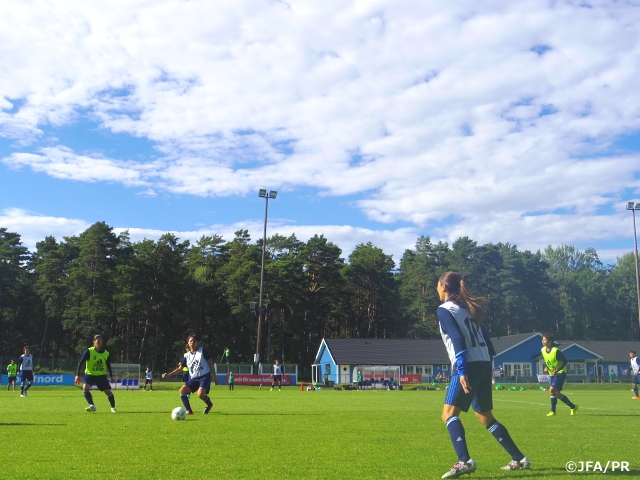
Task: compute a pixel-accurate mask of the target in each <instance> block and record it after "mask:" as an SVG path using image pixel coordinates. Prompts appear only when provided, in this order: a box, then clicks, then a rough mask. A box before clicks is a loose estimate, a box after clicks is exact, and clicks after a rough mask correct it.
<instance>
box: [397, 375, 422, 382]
mask: <svg viewBox="0 0 640 480" xmlns="http://www.w3.org/2000/svg"><path fill="white" fill-rule="evenodd" d="M420 382H422V375H415V374H405V375H400V383H420Z"/></svg>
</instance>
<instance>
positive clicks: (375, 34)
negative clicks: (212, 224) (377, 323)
mask: <svg viewBox="0 0 640 480" xmlns="http://www.w3.org/2000/svg"><path fill="white" fill-rule="evenodd" d="M637 7H638V6H637V5H635V4H634V3H633V2H624V3H621V2H618V3H616V2H609V1H593V2H590V7H589V8H585V5H583V4H581V3H580V2H572V1H564V2H552V3H543V2H538V1H535V0H529V1H527V0H523V1H520V2H497V1H490V2H484V3H482V4H478V3H477V2H470V1H462V2H437V3H433V2H415V1H413V0H375V1H372V0H369V1H363V0H353V1H347V2H345V1H337V0H335V1H331V0H328V1H325V2H321V3H314V2H307V1H303V0H299V1H290V2H288V3H283V2H275V1H270V0H237V1H234V2H229V3H224V2H223V3H220V2H207V1H204V0H200V1H195V0H194V1H190V2H183V1H178V0H158V1H154V2H150V1H148V0H139V1H126V2H125V1H123V0H121V1H113V2H110V3H109V8H104V7H101V6H97V5H96V4H92V3H87V2H80V1H79V0H78V1H72V0H69V1H66V2H62V3H61V2H57V3H51V2H48V1H36V2H30V3H24V2H10V3H9V4H8V5H5V6H3V16H2V19H0V56H1V57H2V58H3V66H4V67H5V68H4V71H5V73H4V74H3V76H2V77H1V78H0V109H2V110H0V135H3V136H6V137H10V138H14V139H17V140H18V141H21V142H22V143H25V144H26V143H29V142H31V145H32V146H31V150H30V151H27V150H28V149H27V148H26V147H25V148H23V149H17V150H19V151H15V152H13V153H12V154H10V155H8V156H6V157H5V158H4V159H3V161H4V162H5V163H6V164H7V165H9V166H11V167H14V168H20V167H28V168H31V169H32V170H34V171H38V172H45V173H46V174H48V175H50V176H53V177H55V178H62V179H69V180H78V181H86V182H96V181H108V182H118V183H122V184H124V185H126V186H130V187H142V188H144V189H145V190H144V191H143V192H142V194H144V195H150V196H153V195H156V194H157V193H158V192H161V191H168V192H172V193H177V194H191V195H200V196H231V195H244V194H246V193H247V192H249V191H251V190H254V189H255V188H257V187H259V186H262V185H264V184H268V185H270V186H272V187H273V188H276V189H283V188H285V189H295V188H297V187H312V188H316V189H319V190H320V191H321V192H322V194H324V195H336V196H340V195H360V196H361V200H360V201H358V202H357V205H358V207H359V208H360V209H362V211H363V212H364V213H365V214H366V215H367V216H368V217H369V218H370V219H373V220H377V221H380V222H388V223H390V224H393V223H394V222H398V221H405V222H410V223H412V224H413V225H416V228H424V227H425V226H429V225H431V224H433V223H432V222H434V221H443V220H446V219H449V220H448V222H449V223H450V225H451V226H450V227H443V229H442V230H441V236H442V237H443V238H453V237H454V236H456V235H459V234H460V235H468V236H471V237H472V238H475V239H477V240H479V241H489V240H493V241H499V240H509V241H512V242H514V243H519V244H532V245H535V244H537V242H540V244H542V243H568V242H570V241H572V240H571V239H575V241H576V242H577V241H580V240H582V241H587V240H588V239H593V240H596V239H600V238H607V236H608V238H613V237H614V236H615V235H617V234H618V231H619V229H617V228H616V226H615V224H616V222H617V221H618V217H617V216H615V215H613V216H607V215H598V214H597V212H598V209H600V208H601V207H603V206H607V205H610V204H612V203H613V202H618V201H620V200H621V199H620V198H619V197H620V195H621V194H622V192H628V191H629V190H631V191H635V192H636V193H639V194H640V181H639V180H638V177H639V172H640V162H639V160H640V158H639V155H628V154H626V155H618V154H616V153H615V152H614V153H612V152H611V151H610V149H611V146H612V143H613V142H614V141H615V138H616V136H619V135H622V134H629V133H633V132H637V131H639V130H640V117H639V116H638V114H637V112H638V111H640V91H639V90H638V88H637V79H638V77H639V74H640V38H639V37H638V35H637V25H638V24H640V8H637ZM17 99H19V100H20V102H16V101H15V100H17ZM81 115H86V116H89V117H90V118H92V119H94V120H97V121H98V122H99V123H100V124H101V126H102V127H104V128H107V129H111V130H112V131H113V132H118V133H124V134H129V135H132V136H135V137H142V138H146V139H149V140H151V141H152V142H154V143H155V145H156V146H157V149H158V150H159V151H160V152H162V153H163V154H164V157H163V158H161V159H160V160H154V161H151V162H136V161H134V160H133V159H132V158H107V157H105V156H103V155H98V154H93V153H91V152H85V151H83V152H81V153H78V152H76V151H74V150H72V149H71V148H70V146H68V145H67V146H64V145H63V146H57V147H50V146H43V145H42V144H41V143H44V140H45V138H44V137H46V135H45V134H44V133H43V130H42V128H43V127H44V126H49V127H51V126H53V127H56V126H60V125H69V124H74V123H76V122H77V119H78V117H79V116H81ZM54 130H55V128H54ZM559 209H562V210H566V211H569V212H575V214H573V215H565V214H560V213H558V210H559ZM532 213H535V214H536V216H531V214H532ZM598 225H604V228H602V229H600V228H598V227H597V226H598ZM594 226H595V227H594ZM313 228H316V227H313ZM332 228H334V229H336V230H335V232H336V234H340V233H339V232H341V231H342V230H340V229H338V227H332ZM341 228H344V229H347V230H348V228H350V227H341ZM347 230H344V232H347ZM409 230H411V229H409ZM383 231H384V232H392V233H390V234H389V235H391V236H392V237H393V238H394V239H395V240H397V239H398V238H399V237H398V235H400V236H401V235H402V233H401V232H402V231H403V229H393V228H391V229H389V230H383ZM372 232H373V233H371V235H376V234H377V233H379V232H374V231H372ZM507 232H508V235H511V236H506V235H507ZM352 234H353V235H355V236H358V235H360V236H361V237H362V238H368V237H367V235H368V234H366V233H365V232H364V231H357V232H356V231H352V232H351V233H343V235H344V238H345V242H346V241H347V237H348V236H349V235H352ZM474 235H475V236H474ZM526 235H533V237H527V236H526ZM562 235H567V236H566V237H563V238H560V236H562ZM413 236H415V235H413ZM505 236H506V237H505ZM381 238H384V235H382V237H381ZM528 238H535V241H529V240H527V239H528ZM483 239H486V240H483ZM395 240H394V241H393V242H392V241H391V240H389V241H390V242H391V243H394V242H395ZM414 240H415V238H414ZM517 240H522V241H521V242H517ZM374 243H375V242H374ZM377 244H379V242H378V243H377Z"/></svg>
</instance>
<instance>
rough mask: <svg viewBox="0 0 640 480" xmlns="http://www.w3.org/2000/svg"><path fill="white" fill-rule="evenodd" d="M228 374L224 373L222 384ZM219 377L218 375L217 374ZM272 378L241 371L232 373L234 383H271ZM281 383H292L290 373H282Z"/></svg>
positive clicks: (225, 381) (225, 382) (226, 380)
mask: <svg viewBox="0 0 640 480" xmlns="http://www.w3.org/2000/svg"><path fill="white" fill-rule="evenodd" d="M228 377H229V376H228V375H224V384H225V385H226V384H227V383H228ZM218 378H220V375H218ZM272 381H273V378H272V377H271V375H248V374H242V373H234V374H233V384H234V385H260V384H262V385H271V382H272ZM282 385H294V383H291V375H282Z"/></svg>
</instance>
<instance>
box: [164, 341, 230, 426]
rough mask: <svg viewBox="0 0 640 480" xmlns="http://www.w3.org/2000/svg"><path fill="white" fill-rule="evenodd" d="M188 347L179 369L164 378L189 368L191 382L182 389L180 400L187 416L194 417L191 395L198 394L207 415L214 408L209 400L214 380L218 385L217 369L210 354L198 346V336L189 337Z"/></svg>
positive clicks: (166, 374)
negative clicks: (184, 367)
mask: <svg viewBox="0 0 640 480" xmlns="http://www.w3.org/2000/svg"><path fill="white" fill-rule="evenodd" d="M187 346H188V347H189V351H188V352H187V353H185V354H184V357H182V359H181V360H180V362H179V363H178V368H176V369H175V370H173V371H171V372H169V373H163V374H162V378H166V377H170V376H172V375H176V374H178V373H182V367H183V366H186V367H189V380H188V381H187V383H185V384H184V385H183V386H182V387H181V388H180V399H181V400H182V404H183V405H184V408H185V410H186V411H187V415H193V410H192V409H191V403H190V402H189V395H190V394H191V393H192V392H197V393H198V398H199V399H200V400H202V401H203V402H204V403H205V404H206V405H207V406H206V407H205V409H204V411H203V412H202V413H203V414H204V415H207V414H208V413H209V412H210V411H211V409H212V408H213V402H211V399H210V398H209V390H210V389H211V381H212V380H213V382H214V384H215V385H218V376H217V375H216V367H215V365H214V364H213V360H212V359H211V355H210V354H209V352H208V351H207V350H206V349H204V348H202V347H199V346H198V336H197V335H196V334H195V333H192V334H191V335H189V337H187Z"/></svg>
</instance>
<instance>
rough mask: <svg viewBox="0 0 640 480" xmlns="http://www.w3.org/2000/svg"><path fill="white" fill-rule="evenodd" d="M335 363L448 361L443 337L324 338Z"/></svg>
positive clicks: (444, 363) (411, 363) (388, 363)
mask: <svg viewBox="0 0 640 480" xmlns="http://www.w3.org/2000/svg"><path fill="white" fill-rule="evenodd" d="M324 341H325V343H326V344H327V347H328V349H329V353H330V354H331V356H332V357H333V359H334V360H335V362H336V364H337V365H438V364H440V365H448V364H449V363H450V362H449V355H447V350H446V349H445V348H444V343H442V340H440V339H437V340H433V339H432V340H413V339H389V338H367V339H357V338H325V339H324Z"/></svg>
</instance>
